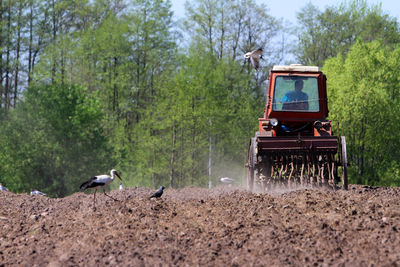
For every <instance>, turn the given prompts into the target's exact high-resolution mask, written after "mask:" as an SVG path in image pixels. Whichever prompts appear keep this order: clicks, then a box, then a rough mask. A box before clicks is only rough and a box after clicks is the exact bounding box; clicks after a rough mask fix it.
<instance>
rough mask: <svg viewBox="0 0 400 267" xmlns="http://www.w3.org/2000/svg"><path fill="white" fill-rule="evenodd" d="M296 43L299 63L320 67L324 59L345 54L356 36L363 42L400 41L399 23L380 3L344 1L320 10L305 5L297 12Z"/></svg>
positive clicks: (388, 43) (355, 0) (359, 0)
mask: <svg viewBox="0 0 400 267" xmlns="http://www.w3.org/2000/svg"><path fill="white" fill-rule="evenodd" d="M297 20H298V22H299V24H300V26H299V27H298V29H297V32H298V34H297V38H298V46H297V48H296V51H295V52H296V55H297V58H298V59H299V61H300V63H303V64H306V65H317V66H322V65H323V63H324V61H325V60H326V59H327V58H330V57H335V56H337V55H338V54H339V53H342V54H346V53H347V52H348V51H349V49H350V47H351V46H352V45H353V44H354V43H355V42H356V40H357V38H361V39H362V40H364V41H373V40H378V39H382V40H383V42H384V43H385V44H387V45H390V46H393V45H395V44H397V43H399V41H400V32H399V25H398V22H397V20H396V18H394V17H390V16H389V15H388V14H386V13H385V12H384V11H383V10H382V7H381V5H371V6H369V5H368V3H367V1H365V0H353V1H350V2H348V3H347V2H344V3H343V4H341V5H338V6H331V7H327V8H326V9H325V11H324V12H321V11H320V10H318V8H316V7H315V6H314V5H313V4H311V3H309V4H307V5H306V6H305V7H304V8H303V9H302V10H301V11H300V12H299V13H298V14H297Z"/></svg>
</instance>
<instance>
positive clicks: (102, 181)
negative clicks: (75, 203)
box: [80, 169, 122, 209]
mask: <svg viewBox="0 0 400 267" xmlns="http://www.w3.org/2000/svg"><path fill="white" fill-rule="evenodd" d="M110 175H111V176H110ZM110 175H107V174H102V175H97V176H94V177H92V178H90V179H89V180H88V181H86V182H84V183H83V184H81V186H80V189H81V190H85V189H87V188H95V190H94V197H93V208H94V209H96V192H97V188H98V187H101V188H102V189H103V192H104V195H106V196H108V197H109V198H111V199H113V200H115V201H118V200H117V199H115V198H113V197H112V196H110V195H107V193H106V190H105V189H104V186H106V185H108V184H110V183H111V182H112V181H114V179H115V176H117V177H118V178H119V179H120V180H121V181H122V178H121V176H119V174H118V172H117V171H116V170H115V169H112V170H111V172H110Z"/></svg>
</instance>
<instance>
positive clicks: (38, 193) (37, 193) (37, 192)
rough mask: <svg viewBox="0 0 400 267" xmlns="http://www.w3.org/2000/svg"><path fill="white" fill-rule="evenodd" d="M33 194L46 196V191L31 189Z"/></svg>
mask: <svg viewBox="0 0 400 267" xmlns="http://www.w3.org/2000/svg"><path fill="white" fill-rule="evenodd" d="M33 195H40V196H45V195H46V194H45V193H42V192H40V191H38V190H32V191H31V196H33Z"/></svg>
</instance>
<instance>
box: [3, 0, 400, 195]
mask: <svg viewBox="0 0 400 267" xmlns="http://www.w3.org/2000/svg"><path fill="white" fill-rule="evenodd" d="M297 20H298V21H297V22H298V23H297V24H296V26H293V25H289V24H288V23H287V22H284V21H282V20H281V19H279V18H274V17H273V16H271V15H270V14H269V12H268V7H267V6H265V5H260V4H257V3H256V2H255V1H254V0H232V1H217V0H191V1H187V3H186V12H185V16H184V18H181V19H177V18H176V17H175V16H174V14H173V12H172V9H171V3H170V1H168V0H113V1H104V0H93V1H89V0H68V1H65V0H10V1H4V0H0V22H1V24H0V35H1V38H0V73H1V75H0V122H1V127H0V149H1V153H0V183H2V184H3V185H4V186H6V187H7V188H9V189H10V190H12V191H14V192H28V191H29V190H31V189H39V190H41V191H44V192H46V193H48V194H49V195H50V196H56V197H61V196H65V195H68V194H71V193H73V192H76V191H77V190H78V187H79V185H80V183H81V182H83V181H85V180H86V179H88V178H89V177H91V176H93V175H96V174H101V173H108V172H109V171H110V170H111V169H112V168H116V169H117V170H118V171H119V172H120V174H121V175H122V178H123V179H124V183H125V185H126V186H137V185H140V186H151V187H157V186H159V185H165V186H171V187H183V186H188V185H197V186H207V185H208V182H209V179H211V181H212V182H213V183H214V184H215V183H217V182H218V178H219V177H222V176H229V177H232V178H235V179H237V180H240V179H243V178H244V176H245V167H244V165H245V162H246V158H247V149H248V142H249V139H250V137H251V136H253V135H254V132H255V131H256V129H257V124H258V120H257V118H258V117H260V116H262V114H263V108H264V102H265V100H264V95H265V90H266V86H267V78H268V70H269V68H270V67H271V66H272V65H274V64H290V63H302V64H307V65H318V66H320V67H322V68H323V70H324V71H325V72H326V74H327V77H328V94H329V107H330V119H331V120H332V121H333V124H334V125H340V126H339V129H337V130H338V131H339V132H340V134H341V135H346V137H347V138H348V139H347V140H348V141H347V142H348V154H349V160H350V182H356V183H368V184H382V185H399V179H400V165H399V164H398V162H397V159H398V158H399V155H398V154H399V151H400V149H399V148H400V143H399V141H398V140H400V138H399V137H398V135H400V131H399V129H398V128H399V127H400V126H399V122H400V120H399V116H400V115H398V114H400V113H399V109H400V103H399V100H400V94H399V91H400V88H399V84H400V83H399V82H400V81H399V77H400V75H399V70H400V60H399V59H400V48H399V45H398V44H399V41H400V29H399V25H398V22H397V20H396V18H393V17H391V16H389V15H388V14H387V13H385V12H384V11H383V10H382V8H381V6H380V5H369V4H368V3H367V1H361V0H354V1H351V2H344V3H343V4H339V5H337V6H331V7H327V8H325V9H324V10H319V9H318V8H316V7H315V6H313V5H312V4H307V5H306V6H304V7H303V8H302V9H301V10H299V11H298V13H297ZM259 47H263V48H264V59H263V60H262V62H261V63H262V69H261V70H260V71H256V70H254V69H253V68H252V67H251V66H250V65H249V62H247V61H246V60H244V58H243V55H244V53H245V52H248V51H251V50H252V49H255V48H259ZM287 58H295V61H296V62H292V60H291V61H290V62H289V61H288V59H287ZM113 186H117V185H113Z"/></svg>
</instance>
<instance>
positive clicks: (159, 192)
mask: <svg viewBox="0 0 400 267" xmlns="http://www.w3.org/2000/svg"><path fill="white" fill-rule="evenodd" d="M164 189H165V187H164V186H161V187H160V189H158V190H157V192H155V193H154V194H152V195H151V196H150V197H149V199H150V198H153V197H155V198H159V197H161V196H162V194H163V193H164Z"/></svg>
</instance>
